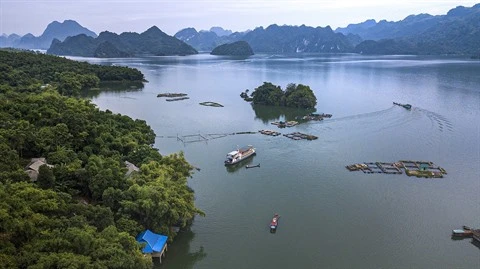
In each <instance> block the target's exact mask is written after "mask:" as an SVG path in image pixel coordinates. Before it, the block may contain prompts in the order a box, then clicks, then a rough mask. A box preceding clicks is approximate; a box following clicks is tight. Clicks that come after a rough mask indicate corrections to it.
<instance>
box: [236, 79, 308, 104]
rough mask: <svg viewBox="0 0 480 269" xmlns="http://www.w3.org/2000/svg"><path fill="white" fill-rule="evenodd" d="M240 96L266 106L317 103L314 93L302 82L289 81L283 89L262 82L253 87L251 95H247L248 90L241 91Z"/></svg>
mask: <svg viewBox="0 0 480 269" xmlns="http://www.w3.org/2000/svg"><path fill="white" fill-rule="evenodd" d="M240 96H241V97H242V98H243V99H244V100H246V101H252V102H253V104H261V105H268V106H285V107H295V108H315V106H316V105H317V98H316V97H315V94H314V93H313V91H312V90H311V89H310V87H309V86H306V85H303V84H298V85H297V84H294V83H290V84H288V85H287V88H286V89H285V90H282V88H281V87H280V86H277V85H274V84H272V83H270V82H264V83H263V85H261V86H259V87H257V88H255V90H254V91H253V92H252V94H251V97H249V96H248V90H246V91H245V92H242V93H241V94H240Z"/></svg>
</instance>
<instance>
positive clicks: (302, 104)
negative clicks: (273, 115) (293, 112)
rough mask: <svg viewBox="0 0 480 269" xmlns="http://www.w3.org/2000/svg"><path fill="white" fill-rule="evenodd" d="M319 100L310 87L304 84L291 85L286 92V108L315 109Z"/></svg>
mask: <svg viewBox="0 0 480 269" xmlns="http://www.w3.org/2000/svg"><path fill="white" fill-rule="evenodd" d="M316 105H317V98H315V95H314V94H313V91H312V90H311V89H310V87H308V86H305V85H302V84H298V85H295V84H289V85H288V86H287V89H286V91H285V106H287V107H297V108H314V107H315V106H316Z"/></svg>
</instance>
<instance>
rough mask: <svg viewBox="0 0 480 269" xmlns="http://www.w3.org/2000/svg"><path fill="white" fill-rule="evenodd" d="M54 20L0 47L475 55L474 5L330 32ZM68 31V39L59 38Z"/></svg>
mask: <svg viewBox="0 0 480 269" xmlns="http://www.w3.org/2000/svg"><path fill="white" fill-rule="evenodd" d="M67 22H68V24H69V25H70V24H73V23H75V24H76V22H74V21H65V22H64V23H63V24H65V25H66V24H67ZM58 24H59V23H58V22H53V23H51V24H50V25H49V26H48V27H47V29H46V30H45V32H44V33H43V34H42V36H40V37H38V38H37V37H35V38H32V37H33V36H28V35H26V36H24V37H21V38H20V37H18V36H16V35H10V36H8V38H7V37H5V36H2V39H0V46H5V44H7V45H9V46H13V47H20V48H31V47H29V46H32V44H36V45H42V47H43V48H46V47H47V48H48V46H46V44H47V43H48V40H50V43H51V42H52V40H53V38H54V37H55V38H56V39H58V40H55V41H54V42H53V44H52V43H51V44H52V46H51V47H50V49H49V51H48V52H49V53H52V54H60V55H77V56H89V57H128V56H135V55H139V54H153V55H187V54H192V53H197V51H208V52H210V51H213V50H214V49H215V48H216V47H218V46H220V45H223V44H228V43H233V42H238V41H246V42H247V43H248V45H249V46H250V47H251V48H252V49H253V52H254V53H275V54H293V53H348V52H352V53H363V54H466V55H480V4H477V5H475V6H473V7H470V8H469V7H463V6H459V7H456V8H453V9H451V10H450V11H449V12H448V13H447V14H445V15H438V16H432V15H429V14H419V15H410V16H408V17H406V18H405V19H403V20H401V21H397V22H389V21H385V20H382V21H379V22H377V21H375V20H366V21H365V22H362V23H357V24H350V25H348V26H347V27H344V28H337V29H336V30H335V31H334V30H332V29H331V28H330V27H329V26H327V27H310V26H305V25H301V26H287V25H283V26H279V25H276V24H273V25H270V26H268V27H266V28H263V27H258V28H255V29H254V30H252V31H250V30H248V31H245V32H235V33H232V32H231V31H229V30H224V29H223V28H221V27H218V26H216V27H212V28H211V29H210V30H208V31H197V30H196V29H195V28H186V29H183V30H180V31H179V32H177V33H176V34H175V35H174V37H171V36H169V35H167V34H165V33H163V32H162V31H161V30H160V29H158V28H157V27H155V26H154V27H151V28H150V29H149V30H147V31H145V32H144V33H141V34H137V33H122V34H120V35H117V34H114V33H110V32H102V33H101V34H100V35H99V36H98V37H97V38H95V37H96V35H95V33H93V32H91V31H89V30H88V29H86V28H83V27H81V26H80V25H78V24H77V26H75V27H72V28H71V31H69V32H68V33H67V32H66V31H63V32H62V31H60V30H59V31H58V35H56V32H55V29H56V28H55V27H54V26H56V27H57V28H59V29H60V28H62V27H59V26H58ZM62 26H63V25H62ZM64 28H65V27H63V28H62V29H64ZM80 31H83V32H81V33H80V34H83V35H78V34H79V33H78V32H80ZM68 34H69V35H71V36H72V37H71V38H67V39H65V37H66V35H68ZM75 35H77V36H75ZM64 39H65V40H64ZM13 40H16V41H13ZM18 40H23V41H22V42H19V41H18ZM28 40H30V41H28ZM34 40H35V41H34ZM27 41H28V42H27ZM62 41H63V42H62ZM9 42H10V43H9ZM27 44H29V45H27ZM42 47H37V48H42Z"/></svg>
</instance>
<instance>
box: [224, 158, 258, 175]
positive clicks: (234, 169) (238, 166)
mask: <svg viewBox="0 0 480 269" xmlns="http://www.w3.org/2000/svg"><path fill="white" fill-rule="evenodd" d="M254 158H255V155H254V156H252V157H250V158H247V159H245V160H243V161H241V162H239V163H236V164H233V165H226V166H225V167H226V168H227V172H229V173H235V172H237V171H238V170H239V169H241V168H243V169H245V166H247V165H250V164H252V163H253V159H254Z"/></svg>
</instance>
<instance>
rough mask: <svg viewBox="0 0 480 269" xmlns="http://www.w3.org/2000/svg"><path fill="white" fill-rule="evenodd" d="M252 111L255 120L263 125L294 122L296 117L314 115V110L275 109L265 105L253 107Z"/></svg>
mask: <svg viewBox="0 0 480 269" xmlns="http://www.w3.org/2000/svg"><path fill="white" fill-rule="evenodd" d="M252 108H253V111H255V118H257V119H260V120H262V121H263V122H264V123H269V122H270V121H277V120H283V121H291V120H295V118H296V117H297V116H305V115H308V114H311V113H314V112H315V111H316V110H315V109H301V108H291V107H276V106H265V105H253V104H252Z"/></svg>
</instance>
